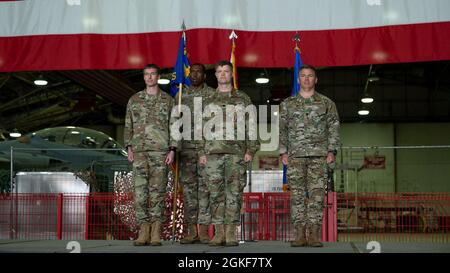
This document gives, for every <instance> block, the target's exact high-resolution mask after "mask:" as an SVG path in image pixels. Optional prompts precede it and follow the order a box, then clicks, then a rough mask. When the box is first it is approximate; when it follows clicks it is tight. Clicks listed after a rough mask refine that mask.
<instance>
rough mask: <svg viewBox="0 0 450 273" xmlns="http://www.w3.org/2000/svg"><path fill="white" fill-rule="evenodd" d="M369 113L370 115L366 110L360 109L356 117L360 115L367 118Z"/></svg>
mask: <svg viewBox="0 0 450 273" xmlns="http://www.w3.org/2000/svg"><path fill="white" fill-rule="evenodd" d="M369 113H370V111H369V110H367V109H361V110H359V111H358V115H360V116H367V115H368V114H369Z"/></svg>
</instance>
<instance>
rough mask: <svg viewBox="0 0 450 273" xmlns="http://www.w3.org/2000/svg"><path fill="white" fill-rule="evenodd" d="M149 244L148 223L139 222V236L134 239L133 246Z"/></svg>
mask: <svg viewBox="0 0 450 273" xmlns="http://www.w3.org/2000/svg"><path fill="white" fill-rule="evenodd" d="M149 244H150V224H149V223H144V224H141V229H140V230H139V236H138V238H137V239H136V240H134V242H133V245H135V246H145V245H149Z"/></svg>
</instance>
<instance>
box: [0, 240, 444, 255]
mask: <svg viewBox="0 0 450 273" xmlns="http://www.w3.org/2000/svg"><path fill="white" fill-rule="evenodd" d="M78 244H79V247H78V248H77V249H79V250H80V252H81V253H197V254H201V253H242V254H245V253H370V252H372V251H377V250H379V251H380V252H381V253H450V244H444V243H391V242H380V245H379V247H378V246H377V245H376V243H374V244H375V248H374V247H373V246H371V245H368V243H361V242H337V243H324V247H323V248H312V247H290V245H289V243H287V242H281V241H251V242H241V243H240V245H239V246H237V247H211V246H208V245H202V244H192V245H181V244H180V243H178V242H171V241H163V245H162V246H159V247H154V246H142V247H135V246H133V244H132V241H119V240H109V241H106V240H88V241H83V240H79V241H69V240H0V253H70V252H71V251H72V250H73V248H72V245H75V246H76V247H77V246H78Z"/></svg>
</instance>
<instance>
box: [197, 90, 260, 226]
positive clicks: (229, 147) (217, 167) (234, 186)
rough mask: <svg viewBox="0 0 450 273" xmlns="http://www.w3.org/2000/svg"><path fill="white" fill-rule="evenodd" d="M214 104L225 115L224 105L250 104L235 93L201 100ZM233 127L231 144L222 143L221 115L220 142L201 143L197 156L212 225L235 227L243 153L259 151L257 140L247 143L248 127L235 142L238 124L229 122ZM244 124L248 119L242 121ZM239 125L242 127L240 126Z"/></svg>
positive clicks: (242, 179) (242, 182) (215, 94)
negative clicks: (203, 161) (200, 159)
mask: <svg viewBox="0 0 450 273" xmlns="http://www.w3.org/2000/svg"><path fill="white" fill-rule="evenodd" d="M209 103H211V104H214V105H217V106H219V107H221V108H222V111H223V113H224V114H225V113H226V105H241V106H243V107H246V106H247V105H250V104H251V100H250V98H249V97H248V96H247V95H246V94H245V93H244V92H241V91H239V90H232V91H231V92H225V93H223V92H219V91H218V90H217V91H216V92H213V93H211V94H210V95H209V96H206V97H205V100H204V105H207V104H209ZM232 120H233V126H235V135H234V137H235V138H234V140H226V137H225V132H226V122H225V115H224V122H223V130H224V131H223V132H224V137H223V139H224V140H214V139H213V140H205V141H204V147H203V150H202V151H201V154H200V155H206V156H207V164H206V180H207V185H208V189H209V194H210V206H211V216H212V218H211V223H213V224H215V225H222V224H225V225H239V224H240V211H241V207H242V193H243V190H244V188H245V186H246V184H247V179H246V176H245V172H246V169H247V163H245V162H244V155H245V153H246V152H248V153H250V154H251V155H254V154H255V152H256V151H257V149H258V148H259V142H258V140H249V138H248V136H249V132H250V130H251V129H252V128H249V126H248V124H246V127H245V140H237V130H236V129H237V126H236V125H238V120H237V119H236V118H233V119H232ZM246 122H248V119H247V118H246ZM241 125H242V124H241Z"/></svg>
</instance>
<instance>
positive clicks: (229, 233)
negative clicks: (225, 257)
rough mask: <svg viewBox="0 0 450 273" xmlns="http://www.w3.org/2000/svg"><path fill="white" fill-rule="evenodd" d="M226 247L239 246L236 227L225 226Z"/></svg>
mask: <svg viewBox="0 0 450 273" xmlns="http://www.w3.org/2000/svg"><path fill="white" fill-rule="evenodd" d="M225 241H226V243H225V245H226V246H238V245H239V243H238V241H237V240H236V225H225Z"/></svg>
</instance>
